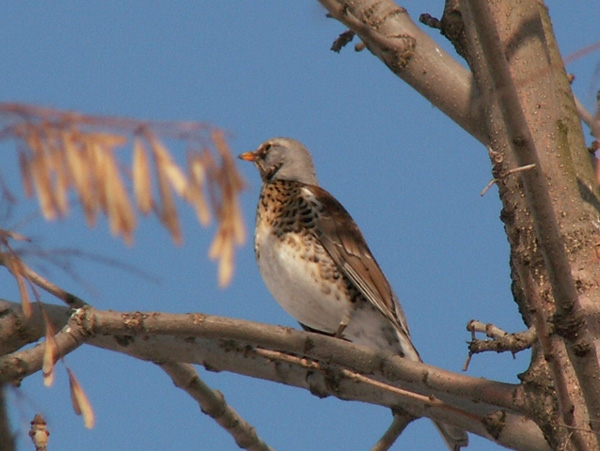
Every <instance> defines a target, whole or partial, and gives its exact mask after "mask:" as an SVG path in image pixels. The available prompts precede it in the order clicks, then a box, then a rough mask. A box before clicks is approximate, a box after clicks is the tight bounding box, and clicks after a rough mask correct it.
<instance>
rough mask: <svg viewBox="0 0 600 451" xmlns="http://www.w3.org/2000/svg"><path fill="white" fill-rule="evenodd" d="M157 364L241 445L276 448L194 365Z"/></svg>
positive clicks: (256, 450) (264, 450)
mask: <svg viewBox="0 0 600 451" xmlns="http://www.w3.org/2000/svg"><path fill="white" fill-rule="evenodd" d="M158 366H160V367H161V368H162V369H163V370H164V371H165V372H166V373H167V374H168V375H169V376H171V379H173V382H174V383H175V385H176V386H177V387H179V388H181V389H182V390H184V391H185V392H187V393H188V394H189V395H190V396H191V397H192V398H194V399H195V400H196V401H197V402H198V404H199V405H200V409H201V410H202V412H203V413H205V414H206V415H208V416H210V417H212V418H213V419H214V420H215V421H216V422H217V424H219V425H220V426H221V427H222V428H223V429H225V430H226V431H227V432H228V433H229V434H231V436H232V437H233V439H234V440H235V442H236V443H237V445H238V446H239V447H240V448H242V449H247V450H250V451H273V449H272V448H271V447H270V446H268V445H267V444H266V443H265V442H263V441H262V440H261V438H260V437H259V436H258V435H257V434H256V430H255V429H254V428H253V427H252V426H250V425H249V424H248V422H247V421H246V420H244V419H243V418H242V417H240V415H239V414H238V413H237V412H236V411H235V410H234V409H233V408H232V407H231V406H229V405H228V404H227V402H226V401H225V398H224V396H223V394H222V393H221V392H219V391H217V390H213V389H211V388H210V387H209V386H208V385H206V384H205V383H204V381H203V380H202V379H200V376H199V375H198V373H197V372H196V370H195V368H194V367H193V366H192V365H190V364H187V363H180V362H166V363H159V364H158Z"/></svg>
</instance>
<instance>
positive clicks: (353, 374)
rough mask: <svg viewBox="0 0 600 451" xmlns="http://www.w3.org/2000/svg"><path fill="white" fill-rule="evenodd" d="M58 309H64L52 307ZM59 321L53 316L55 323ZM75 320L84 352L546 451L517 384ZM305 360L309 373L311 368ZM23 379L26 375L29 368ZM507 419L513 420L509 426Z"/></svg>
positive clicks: (336, 348) (6, 374)
mask: <svg viewBox="0 0 600 451" xmlns="http://www.w3.org/2000/svg"><path fill="white" fill-rule="evenodd" d="M3 304H4V306H3ZM8 306H10V307H11V308H13V309H16V310H17V311H18V310H20V308H19V307H18V305H17V304H10V303H3V302H0V308H2V307H5V308H6V307H8ZM61 309H64V310H67V309H66V308H65V307H57V310H61ZM81 312H85V313H81ZM56 313H57V312H51V313H50V315H49V316H51V317H57V316H58V315H56ZM36 315H38V310H37V309H34V311H33V315H32V316H36ZM5 316H8V315H5ZM71 321H76V324H77V327H78V328H82V329H83V330H84V331H85V333H84V336H85V337H86V338H87V340H88V341H87V342H88V343H89V344H91V345H94V346H99V347H102V348H105V349H112V350H114V351H117V352H121V353H125V354H128V355H131V356H134V357H137V358H140V359H143V360H148V361H151V362H157V361H158V362H163V363H164V362H173V361H177V362H187V363H197V364H201V365H204V366H205V367H207V368H209V369H212V370H216V371H233V372H236V373H238V374H245V375H249V376H252V377H260V378H263V379H267V380H273V381H277V382H281V383H285V384H288V385H292V386H296V387H301V388H304V389H307V390H310V391H311V393H314V394H318V395H319V396H331V395H333V396H336V397H339V398H341V399H349V400H358V401H363V402H370V403H374V404H379V405H382V406H386V407H389V408H394V407H395V406H402V408H403V409H404V410H406V411H407V412H408V413H409V414H411V415H413V416H415V417H421V416H427V417H430V418H432V419H435V420H436V421H441V422H444V423H449V424H455V425H456V426H458V427H461V428H463V429H468V430H469V431H471V432H474V433H476V434H478V435H481V436H484V437H487V438H488V439H493V440H496V441H498V442H499V443H505V442H507V443H508V442H511V443H512V442H513V441H515V440H516V441H517V442H518V441H519V440H520V439H519V437H521V439H523V437H527V443H528V445H527V447H524V446H523V447H521V448H519V447H517V448H516V449H540V450H542V449H543V450H547V449H548V447H547V444H546V442H545V440H544V439H543V435H542V433H541V432H540V430H539V428H537V426H535V425H534V423H533V422H532V421H531V420H530V419H528V417H527V414H526V412H527V405H526V403H515V399H523V400H524V399H526V398H524V397H523V396H522V395H519V394H518V393H519V392H520V391H521V390H522V387H519V386H516V385H511V384H504V383H500V382H493V381H484V380H482V379H480V378H472V377H468V376H465V375H459V374H454V373H451V372H448V371H444V370H441V369H439V368H435V367H432V366H430V365H425V364H420V363H416V362H406V361H405V359H402V358H400V357H398V356H395V355H391V354H387V353H382V352H380V351H377V350H373V349H371V348H365V347H362V346H357V345H354V344H352V343H348V342H345V341H343V340H339V339H335V338H332V337H327V336H322V335H319V334H314V333H309V332H302V331H297V330H292V329H288V328H283V327H274V326H269V325H265V324H256V323H250V322H247V321H241V320H233V319H229V318H219V317H214V316H209V315H202V314H188V315H172V314H164V313H141V312H136V313H130V314H126V313H122V312H109V311H106V312H104V311H96V310H94V309H92V308H90V307H86V308H84V309H80V310H78V311H77V315H75V317H74V318H73V319H72V320H71ZM57 326H58V325H57ZM2 328H3V323H2V318H1V317H0V330H2ZM57 337H58V334H57ZM61 349H62V346H61ZM275 349H276V350H277V351H269V350H275ZM21 352H23V353H24V352H25V351H21ZM273 352H277V353H283V354H282V355H285V358H281V359H276V358H274V356H275V355H276V354H273ZM303 357H304V358H303ZM37 358H38V359H40V358H41V357H40V356H39V355H38V356H37ZM311 361H312V362H314V364H311V365H312V366H310V367H307V366H306V365H307V362H311ZM13 364H14V360H8V361H7V358H6V357H5V358H2V359H0V382H1V381H6V380H12V379H13V378H14V377H23V376H24V374H25V373H24V371H23V369H21V370H20V371H15V370H14V369H12V368H13ZM314 365H318V366H314ZM38 368H39V365H38ZM26 370H29V372H31V370H32V367H31V366H28V367H27V368H26ZM515 409H516V410H515ZM496 411H502V412H503V417H505V418H507V422H510V423H511V424H513V423H514V425H517V426H515V428H513V429H511V430H508V429H505V428H503V427H498V426H496V428H495V429H493V430H492V429H489V428H488V425H487V423H486V422H485V421H484V419H485V418H487V416H488V415H490V414H491V413H492V412H496ZM513 417H514V418H519V420H516V419H515V421H513V420H510V421H509V420H508V419H511V418H513ZM503 424H504V423H503ZM511 427H512V426H511ZM532 444H533V445H532Z"/></svg>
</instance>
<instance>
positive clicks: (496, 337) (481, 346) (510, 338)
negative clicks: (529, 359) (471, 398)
mask: <svg viewBox="0 0 600 451" xmlns="http://www.w3.org/2000/svg"><path fill="white" fill-rule="evenodd" d="M467 330H468V331H469V332H471V337H472V339H471V341H470V342H469V355H468V356H467V359H466V361H465V364H464V366H463V371H467V369H468V368H469V363H470V362H471V358H472V356H473V355H475V354H479V353H481V352H490V351H494V352H497V353H501V352H507V351H508V352H510V353H512V354H513V357H514V355H515V354H516V353H517V352H520V351H523V350H525V349H528V348H530V347H531V345H532V344H533V343H534V342H535V340H537V334H536V331H535V328H534V327H530V328H529V329H527V330H526V331H523V332H517V333H510V334H509V333H507V332H505V331H503V330H502V329H500V328H499V327H496V326H494V325H493V324H484V323H482V322H480V321H475V320H471V321H469V323H468V324H467ZM476 332H480V333H485V334H486V335H487V336H488V337H489V338H491V340H478V339H476V338H475V333H476Z"/></svg>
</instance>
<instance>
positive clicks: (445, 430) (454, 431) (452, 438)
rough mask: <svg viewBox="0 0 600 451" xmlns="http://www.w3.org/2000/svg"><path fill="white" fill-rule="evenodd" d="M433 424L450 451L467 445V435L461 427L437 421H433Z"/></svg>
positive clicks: (457, 450)
mask: <svg viewBox="0 0 600 451" xmlns="http://www.w3.org/2000/svg"><path fill="white" fill-rule="evenodd" d="M433 424H435V427H437V428H438V431H440V434H441V435H442V437H443V438H444V441H445V442H446V445H448V448H450V450H451V451H459V450H460V448H462V447H463V446H468V445H469V436H468V435H467V433H466V431H464V430H462V429H461V428H459V427H456V426H452V425H449V424H446V423H438V422H437V421H434V422H433Z"/></svg>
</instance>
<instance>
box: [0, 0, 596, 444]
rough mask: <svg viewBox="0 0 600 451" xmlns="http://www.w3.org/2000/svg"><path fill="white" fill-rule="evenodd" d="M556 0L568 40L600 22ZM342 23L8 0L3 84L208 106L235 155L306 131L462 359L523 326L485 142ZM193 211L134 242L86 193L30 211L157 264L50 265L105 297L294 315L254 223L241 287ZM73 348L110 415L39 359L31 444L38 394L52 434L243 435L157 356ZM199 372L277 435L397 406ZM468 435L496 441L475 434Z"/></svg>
mask: <svg viewBox="0 0 600 451" xmlns="http://www.w3.org/2000/svg"><path fill="white" fill-rule="evenodd" d="M547 4H548V6H549V8H550V13H551V16H552V17H553V18H554V26H555V31H556V34H557V38H558V41H559V45H560V47H561V50H562V51H563V54H564V55H569V54H571V53H573V52H575V51H577V50H579V49H581V48H583V47H585V46H587V45H589V44H592V43H595V42H597V41H598V40H600V37H599V34H598V23H600V8H598V4H597V2H596V1H592V0H585V1H579V2H576V3H572V2H561V1H558V0H553V1H549V2H547ZM403 6H405V7H406V8H407V9H408V11H409V12H410V13H411V14H412V16H413V18H414V19H415V20H416V18H417V17H418V15H419V14H420V13H422V12H429V13H431V14H432V15H434V16H440V15H441V11H442V7H443V2H441V1H430V0H428V1H421V2H416V1H411V2H408V3H405V4H403ZM342 31H343V28H342V26H341V25H340V24H339V23H337V22H335V21H333V20H332V19H327V18H325V16H324V11H323V10H322V9H321V7H320V5H319V4H318V3H317V2H316V1H315V2H281V1H276V0H271V1H261V2H208V1H204V2H165V1H162V2H142V1H129V2H110V1H109V2H100V1H86V2H80V1H61V2H7V3H6V4H5V5H3V8H2V14H1V15H0V41H1V42H2V43H3V45H2V46H0V60H1V61H3V64H2V65H0V79H2V83H1V84H0V101H2V102H5V101H18V102H24V103H32V104H38V105H44V106H51V107H56V108H60V109H71V110H77V111H82V112H86V113H91V114H103V115H117V116H130V117H135V118H143V119H154V120H195V121H204V122H207V123H210V124H213V125H215V126H218V127H221V128H223V129H225V130H226V131H228V132H229V134H230V135H229V136H230V141H229V142H230V145H231V147H232V148H233V150H234V152H235V153H236V154H237V153H240V152H242V151H246V150H251V149H254V148H256V147H257V146H258V145H259V144H260V143H261V142H262V141H264V140H266V139H268V138H270V137H272V136H290V137H294V138H296V139H298V140H300V141H302V142H303V143H304V144H305V145H306V146H307V147H308V148H309V149H310V150H311V151H312V153H313V157H314V160H315V165H316V168H317V175H318V177H319V180H320V183H321V185H322V186H324V187H325V188H326V189H327V190H329V191H330V192H331V193H333V194H334V195H335V196H336V197H337V198H338V199H339V200H340V201H341V202H342V203H343V204H344V205H345V206H346V208H347V209H348V210H349V211H350V213H351V214H352V215H353V217H354V219H355V220H356V222H357V223H358V224H359V226H360V227H361V229H362V231H363V234H364V235H365V237H366V239H367V241H368V242H369V245H370V247H371V250H372V251H373V253H374V254H375V256H376V257H377V259H378V260H379V263H380V265H381V266H382V268H383V270H384V272H385V273H386V275H387V277H388V279H389V280H390V282H391V283H392V285H393V286H394V288H395V290H396V292H397V293H398V296H399V298H400V300H401V302H402V304H403V307H404V310H405V313H406V316H407V318H408V321H409V324H410V327H411V332H412V336H413V340H414V342H415V344H416V346H417V348H418V349H419V351H420V353H421V355H422V356H423V358H424V359H425V360H426V361H427V362H428V363H431V364H434V365H438V366H441V367H443V368H446V369H449V370H454V371H460V369H461V367H462V365H463V363H464V360H465V357H466V354H467V352H466V344H465V342H466V341H467V340H468V339H469V334H468V333H467V332H466V330H465V324H466V323H467V322H468V321H469V320H470V319H479V320H481V321H484V322H493V323H495V324H496V325H497V326H499V327H502V328H504V329H505V330H507V331H519V330H521V329H522V328H523V325H522V322H521V321H520V317H519V315H518V312H517V310H516V306H515V304H514V302H513V300H512V297H511V293H510V278H509V268H508V246H507V243H506V238H505V235H504V233H503V227H502V224H501V222H500V220H499V219H498V217H499V213H500V203H499V201H498V198H497V191H496V189H495V188H492V189H491V190H490V191H489V192H488V194H487V195H486V196H485V197H483V198H482V197H480V196H479V193H480V191H481V189H482V188H483V187H484V186H485V185H486V184H487V182H488V181H489V179H490V178H491V175H490V165H489V160H488V158H487V155H486V150H485V149H484V148H483V147H482V146H481V145H480V144H479V143H478V142H476V141H475V140H474V139H473V138H471V137H469V136H468V135H467V134H466V133H465V132H463V131H462V130H461V129H459V128H458V127H457V126H456V125H454V124H453V123H452V122H451V121H450V120H449V119H447V118H446V117H444V115H443V114H441V113H440V112H439V111H438V110H436V109H435V108H434V107H432V105H431V104H430V103H429V102H427V101H426V100H424V99H423V98H421V97H420V96H419V95H418V94H416V93H415V92H413V91H412V89H411V88H410V87H408V86H407V85H405V84H404V83H403V82H402V81H401V80H399V79H397V78H396V77H395V76H394V75H393V74H391V73H390V72H389V71H388V69H387V68H386V67H385V66H384V65H383V64H382V63H380V62H379V60H377V59H376V58H375V57H373V56H372V55H371V54H370V53H368V52H367V51H365V52H362V53H355V52H354V51H353V50H351V49H350V48H348V49H346V50H344V51H342V53H341V54H339V55H338V54H335V53H333V52H331V51H330V50H329V47H330V45H331V42H332V41H333V39H335V37H336V36H337V35H338V34H339V33H341V32H342ZM428 32H429V33H430V34H431V35H432V36H434V38H435V39H436V40H437V41H438V42H440V43H441V45H442V46H444V47H445V48H446V49H447V50H448V51H449V52H450V53H451V54H453V51H452V49H451V48H449V46H448V45H446V43H445V42H444V40H443V39H442V38H441V37H440V36H439V35H438V34H437V33H435V32H434V31H432V30H430V31H428ZM599 61H600V54H599V53H595V54H591V55H587V56H584V57H583V58H581V59H579V60H577V61H575V62H573V63H571V64H570V65H569V66H568V71H569V72H572V73H574V74H575V75H576V82H575V85H574V90H575V92H576V93H577V95H578V96H579V97H580V99H581V100H582V101H583V103H584V104H585V105H586V106H587V107H588V108H591V107H592V106H593V104H594V98H595V90H597V89H598V84H599V83H598V74H597V72H598V64H599ZM595 72H596V73H595ZM1 146H2V150H3V151H4V157H5V159H6V160H5V163H4V164H3V165H2V174H3V175H4V176H5V177H7V178H8V180H9V181H10V182H11V183H12V185H11V186H13V187H14V188H15V191H16V193H17V194H18V195H19V196H20V198H21V199H22V193H21V192H20V186H19V184H18V183H17V182H16V179H15V178H14V177H13V176H12V175H11V174H13V169H12V166H11V164H12V163H13V162H14V161H13V160H14V159H13V158H12V157H13V155H14V153H15V151H14V146H12V145H11V144H10V143H2V144H1ZM240 169H241V171H242V174H243V175H244V177H245V179H246V181H247V185H248V189H247V191H246V192H245V193H244V194H243V196H242V207H243V210H244V215H245V219H246V223H247V226H248V229H249V231H250V230H251V229H252V227H253V223H254V209H255V204H256V200H257V196H258V190H259V187H260V182H259V178H258V175H257V173H256V172H255V169H254V168H253V167H252V166H251V165H248V164H243V163H242V162H240ZM36 208H37V206H36V204H35V203H34V202H31V201H25V200H23V201H22V203H20V204H19V206H18V208H16V209H14V210H12V211H11V213H10V215H9V216H7V217H6V216H5V217H2V221H3V223H2V226H1V227H4V228H6V227H11V226H13V225H14V224H17V223H19V222H20V221H21V219H23V218H24V217H25V216H26V215H27V214H28V213H29V212H31V211H35V209H36ZM180 212H181V214H182V218H183V230H184V245H183V246H182V247H181V248H176V247H174V246H173V245H172V243H171V241H170V239H169V238H168V236H167V233H166V232H165V231H164V230H163V229H161V227H160V226H159V225H158V224H157V222H156V220H154V219H148V220H145V221H144V222H142V224H141V227H140V228H139V229H138V231H137V232H136V235H135V246H134V247H133V248H128V247H127V246H125V245H124V244H123V243H122V242H121V241H119V240H118V239H114V238H113V237H111V236H110V233H109V232H108V229H107V226H106V222H105V221H100V223H99V224H98V226H97V227H96V228H94V229H91V230H90V229H88V228H86V226H85V223H84V221H83V220H82V217H81V215H80V214H79V213H78V212H75V213H74V214H73V215H71V216H70V217H69V218H67V219H66V220H63V221H60V222H58V223H51V224H48V223H45V222H43V220H42V219H40V218H37V219H34V220H33V221H29V222H27V223H26V224H25V225H23V226H20V227H19V229H18V230H19V231H20V232H22V233H25V234H27V235H28V236H30V237H32V238H33V239H35V242H36V244H37V245H39V246H40V247H42V248H44V249H48V250H50V249H53V248H59V247H71V248H78V249H82V250H85V251H87V252H90V253H97V254H101V255H103V256H107V257H110V258H112V259H116V260H118V261H122V262H124V263H126V264H128V265H132V266H134V267H135V268H138V269H141V270H143V271H144V272H146V273H149V274H151V275H152V276H153V277H154V279H155V281H153V282H150V281H148V280H147V279H145V278H142V277H140V276H139V275H137V274H135V273H132V272H128V271H123V270H122V269H120V268H115V267H114V265H107V264H102V263H99V262H97V261H95V260H94V259H93V258H92V259H86V258H84V259H74V260H71V261H70V266H71V268H72V269H73V270H75V271H76V273H77V275H78V277H79V278H80V279H81V280H83V281H84V284H81V283H80V282H78V281H76V280H74V279H73V278H71V277H69V276H68V275H66V274H64V273H63V272H61V271H60V270H59V269H57V268H54V267H52V266H51V265H47V264H46V265H44V266H43V267H42V269H44V270H46V271H47V272H46V274H47V275H48V276H49V277H50V278H52V279H53V280H54V281H55V282H56V283H58V284H60V285H62V286H64V287H65V288H66V289H68V290H70V291H72V292H74V293H76V294H78V295H80V296H81V297H83V298H85V299H87V300H89V302H91V303H92V304H93V305H94V306H95V307H97V308H101V309H109V308H110V309H115V310H122V311H129V310H148V311H150V310H158V311H168V312H174V313H184V312H190V311H198V312H205V313H210V314H216V315H226V316H231V317H236V318H243V319H248V320H254V321H260V322H266V323H271V324H282V325H286V326H291V327H296V323H295V321H294V320H293V319H292V318H290V317H288V316H287V315H286V314H285V313H284V312H283V310H281V309H280V308H279V306H278V305H277V304H276V302H275V301H274V300H273V299H272V298H271V296H270V294H269V293H268V292H267V290H266V288H265V287H264V286H263V283H262V281H261V279H260V276H259V274H258V270H257V267H256V264H255V262H254V256H253V251H252V246H251V243H250V240H249V241H248V243H247V244H246V245H245V246H244V247H243V248H242V249H241V250H240V252H239V254H238V258H237V266H236V274H235V278H234V280H233V282H232V284H231V286H230V287H229V288H227V289H224V290H221V289H218V288H217V283H216V266H215V265H214V264H213V263H212V262H210V261H209V260H208V258H207V256H206V254H207V249H208V244H209V243H210V239H211V236H212V232H213V231H214V230H213V229H208V230H206V229H201V228H200V226H199V225H198V224H197V222H196V221H195V219H194V216H193V213H192V212H191V211H187V210H185V209H184V208H183V207H181V208H180ZM249 235H251V233H250V234H249ZM39 267H40V266H38V268H39ZM0 281H1V283H2V286H3V293H2V296H3V297H6V298H8V299H13V300H16V299H18V296H17V292H16V289H15V287H14V283H13V282H12V281H11V279H10V277H9V276H8V275H7V273H6V272H5V271H4V272H0ZM45 300H47V301H52V302H54V301H53V300H51V299H50V298H49V297H45ZM67 362H68V364H69V366H70V367H71V368H72V369H73V370H74V371H75V374H76V375H77V377H78V378H79V380H80V382H81V383H82V384H83V386H84V388H85V390H86V392H87V393H88V395H89V398H90V400H91V402H92V404H93V406H94V409H95V412H96V418H97V424H96V427H95V428H94V429H93V430H86V429H84V427H83V425H82V422H81V419H80V418H79V417H77V416H76V415H75V414H74V413H73V412H72V409H71V407H70V399H69V393H68V387H67V377H66V374H65V372H64V370H60V369H59V371H58V377H57V380H56V382H55V385H54V386H53V387H52V388H50V389H47V388H44V386H43V384H42V380H41V376H40V375H34V376H32V377H30V378H28V379H27V380H26V381H25V382H24V383H23V384H22V386H21V388H20V389H18V390H17V389H15V390H12V391H11V395H10V402H11V414H12V418H13V426H14V427H15V428H16V429H17V431H18V433H19V449H32V448H31V444H30V443H29V438H28V437H27V436H26V434H27V430H28V426H29V421H30V420H31V418H32V417H33V415H34V414H35V413H36V412H38V411H39V412H41V413H42V414H43V415H44V416H45V418H46V420H47V421H48V425H49V426H48V427H49V429H50V430H51V434H52V435H51V436H50V440H51V441H50V446H51V448H50V449H61V450H63V451H69V450H80V449H88V450H92V451H93V450H105V449H120V450H141V449H144V450H147V449H170V450H192V449H201V450H223V449H237V447H236V445H235V443H234V442H233V440H232V439H231V437H230V436H229V435H228V434H226V433H225V432H223V431H222V430H221V428H220V427H218V426H217V425H215V424H214V423H213V421H212V420H211V419H209V418H207V417H205V416H203V415H202V414H201V413H200V412H199V410H198V407H197V405H196V403H195V402H193V401H192V400H191V399H190V398H189V397H187V395H185V394H184V393H183V392H182V391H180V390H179V389H176V388H175V387H174V386H173V385H172V383H171V382H170V380H169V378H168V377H167V376H166V375H165V374H164V373H162V371H161V370H160V369H158V368H157V367H155V366H153V365H152V364H148V363H145V362H138V361H133V360H132V359H130V358H127V357H123V356H120V355H114V354H111V353H108V352H106V351H102V350H98V349H94V348H82V349H79V350H78V351H77V352H75V353H74V354H71V355H69V356H68V357H67ZM527 363H528V355H524V356H518V357H517V358H516V359H513V358H512V357H511V356H510V355H483V356H477V357H475V358H474V359H473V361H472V363H471V366H470V369H469V372H468V374H469V375H472V376H481V377H489V378H494V379H498V380H503V381H508V382H516V381H517V379H516V374H517V373H519V372H522V371H524V370H525V369H526V367H527ZM199 371H200V373H201V375H202V377H203V378H204V380H205V381H206V382H207V383H209V384H210V385H211V386H212V387H213V388H217V389H219V390H220V391H222V392H223V394H224V395H225V397H226V398H227V400H228V401H229V402H230V403H231V404H232V405H233V406H234V408H236V409H237V410H238V411H239V412H240V413H241V414H242V415H243V416H244V417H245V418H246V419H247V420H248V421H249V422H250V423H251V424H253V425H254V426H255V427H256V429H257V432H258V433H259V435H260V436H261V437H262V438H263V439H264V440H265V441H266V442H267V443H269V444H270V445H271V446H273V447H274V448H275V449H280V450H305V449H368V447H369V446H370V445H372V444H373V443H374V441H375V440H376V439H377V438H378V437H379V435H380V434H381V433H382V432H383V431H384V430H385V428H386V427H387V426H388V423H389V421H390V418H391V416H390V414H389V411H388V410H387V409H384V408H379V407H376V406H368V405H363V404H360V403H351V402H344V401H340V400H337V399H324V400H322V399H318V398H316V397H314V396H312V395H310V394H309V393H307V392H305V391H302V390H299V389H294V388H289V387H286V386H282V385H276V384H273V383H267V382H264V381H260V380H254V379H250V378H245V377H242V376H238V375H235V374H225V373H219V374H214V373H208V372H206V371H204V370H203V369H202V368H199ZM396 449H411V450H417V451H418V450H431V449H443V444H442V442H441V439H439V438H438V437H437V434H436V433H435V430H434V428H433V426H432V425H431V423H430V422H428V421H426V420H420V421H418V422H416V423H414V424H412V425H411V426H410V427H409V428H408V430H407V431H406V432H405V434H404V435H403V436H402V437H401V439H400V441H399V442H398V444H397V445H396ZM469 449H470V450H490V449H493V447H492V446H490V444H489V443H488V442H485V441H483V440H479V439H477V438H476V437H472V445H471V447H470V448H469Z"/></svg>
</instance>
